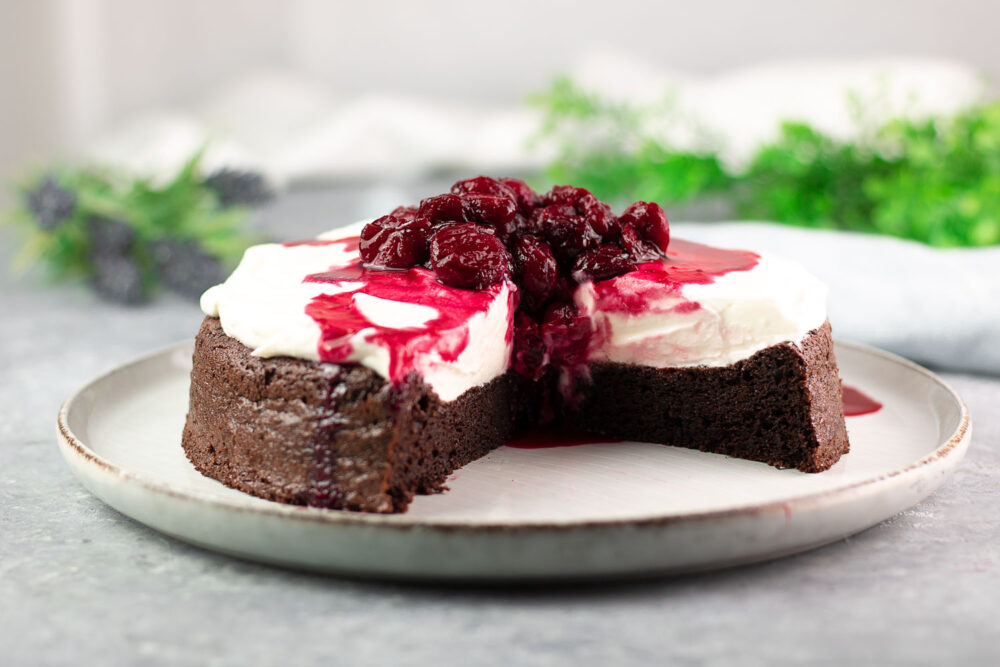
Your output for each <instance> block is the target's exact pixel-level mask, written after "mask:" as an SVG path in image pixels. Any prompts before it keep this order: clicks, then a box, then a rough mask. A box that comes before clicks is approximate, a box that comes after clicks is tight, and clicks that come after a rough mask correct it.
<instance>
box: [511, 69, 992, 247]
mask: <svg viewBox="0 0 1000 667" xmlns="http://www.w3.org/2000/svg"><path fill="white" fill-rule="evenodd" d="M530 102H531V103H532V104H534V105H535V106H537V107H539V108H540V109H542V111H543V112H544V120H543V124H542V127H541V130H540V132H539V136H538V139H537V140H538V141H542V142H550V143H551V144H553V145H554V147H555V149H556V158H555V160H554V161H553V162H552V164H550V165H549V166H548V168H547V170H546V174H545V175H546V178H548V179H549V180H551V181H553V182H569V183H573V184H574V185H579V186H582V187H586V188H588V189H590V190H592V191H593V192H594V194H596V195H597V196H598V197H600V198H602V199H609V200H612V201H618V202H626V201H634V200H647V201H658V202H661V203H664V204H667V205H669V204H678V203H683V202H688V201H690V200H693V199H697V198H702V197H718V198H721V199H723V200H724V201H725V202H726V203H728V205H729V207H730V209H731V210H732V212H733V213H734V214H735V215H736V216H738V217H741V218H746V219H758V220H774V221H776V222H782V223H787V224H791V225H800V226H807V227H821V228H830V229H845V230H853V231H860V232H871V233H879V234H890V235H893V236H898V237H901V238H907V239H913V240H917V241H921V242H923V243H927V244H930V245H933V246H939V247H956V246H986V245H994V244H998V243H1000V101H994V102H991V103H988V104H984V105H980V106H976V107H973V108H969V109H967V110H965V111H962V112H960V113H957V114H955V115H952V116H949V117H939V118H930V119H924V120H909V119H896V120H893V121H891V122H888V123H886V124H884V125H883V126H881V127H875V128H863V130H864V131H859V133H858V136H859V137H864V139H860V138H859V139H858V140H856V141H841V140H837V139H835V138H833V137H830V136H827V135H825V134H824V133H822V132H820V131H819V130H816V129H815V128H813V127H810V126H809V125H807V124H804V123H792V122H788V123H784V124H783V125H782V126H781V129H780V133H779V136H778V138H777V139H775V140H774V141H772V142H770V143H767V144H765V145H762V146H760V147H759V148H758V149H757V151H756V152H755V153H754V155H753V157H752V159H751V160H750V162H749V164H748V166H746V167H745V168H744V169H741V170H739V171H735V170H732V169H728V168H727V167H726V166H725V165H724V163H723V161H722V160H721V159H720V158H719V153H718V149H717V148H712V147H711V141H710V140H709V141H704V142H702V144H704V145H706V146H707V147H706V148H705V149H703V150H679V149H676V148H673V147H671V146H668V145H665V144H664V143H663V142H662V141H661V140H660V139H658V138H657V137H656V136H655V135H654V134H653V133H652V132H651V131H650V129H649V128H650V126H651V124H652V123H651V120H656V119H657V118H659V119H661V120H662V119H663V118H669V117H670V114H673V113H674V110H673V108H672V106H671V105H670V104H669V103H665V104H663V105H652V106H647V107H638V106H630V105H626V104H622V103H613V102H609V101H607V100H603V99H602V98H600V97H599V96H596V95H593V94H591V93H588V92H586V91H584V90H583V89H581V88H580V87H579V86H577V85H575V84H574V83H573V82H572V81H570V80H569V79H566V78H561V79H558V80H556V81H555V83H554V84H553V85H552V87H551V88H550V90H549V91H547V92H545V93H542V94H540V95H536V96H534V97H533V98H532V99H531V100H530ZM859 129H861V128H859Z"/></svg>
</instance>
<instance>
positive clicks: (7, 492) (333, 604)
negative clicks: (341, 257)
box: [0, 186, 1000, 665]
mask: <svg viewBox="0 0 1000 667" xmlns="http://www.w3.org/2000/svg"><path fill="white" fill-rule="evenodd" d="M415 190H416V191H417V192H421V193H422V192H430V191H433V190H434V188H433V186H432V187H430V188H425V187H419V188H415ZM408 194H412V193H409V192H407V191H406V189H405V188H404V189H403V190H402V191H401V192H400V191H395V190H363V191H360V192H358V191H355V192H354V193H351V194H350V195H345V194H340V195H337V194H331V193H321V192H314V193H300V194H297V195H295V196H294V197H289V198H287V199H286V200H284V201H282V202H280V203H279V204H277V205H276V206H274V207H272V209H271V210H269V211H267V212H266V214H265V216H264V219H263V221H262V223H261V224H263V225H264V226H265V227H267V228H269V229H271V230H273V233H274V234H275V235H280V236H282V237H286V238H291V237H295V236H305V235H311V234H313V233H315V232H317V231H319V230H322V229H325V228H328V227H332V226H336V224H337V223H338V222H342V221H347V220H350V219H357V218H358V217H362V216H364V215H365V214H366V213H369V212H370V211H372V210H378V207H379V206H381V202H382V201H384V200H386V199H392V198H394V197H399V198H400V199H402V198H403V196H404V195H408ZM410 198H412V197H410ZM10 246H11V239H10V237H9V236H4V237H0V263H2V266H3V267H4V270H3V271H0V274H2V275H0V323H2V326H0V378H2V382H0V405H2V406H3V408H4V409H3V410H2V411H0V664H2V665H22V664H80V665H88V664H172V665H173V664H198V665H203V664H212V665H214V664H219V665H228V664H238V665H245V664H262V665H272V664H273V665H286V664H317V663H320V662H323V663H330V664H376V663H377V664H383V665H410V664H428V663H444V664H470V665H471V664H476V665H479V664H482V665H492V664H498V665H511V664H517V665H522V664H523V665H547V664H613V665H618V664H626V663H640V664H643V663H653V662H655V663H658V664H700V663H702V662H712V663H720V662H721V663H729V664H750V665H753V664H761V665H775V664H788V663H800V662H804V661H813V662H820V663H826V664H844V663H847V662H848V661H856V662H858V663H862V664H886V663H891V664H899V663H917V664H960V663H962V664H1000V378H996V377H986V376H974V375H955V374H949V373H944V374H943V376H944V378H945V380H947V381H948V382H950V383H951V384H952V386H954V387H955V388H956V389H957V390H958V392H959V393H960V394H961V395H962V396H963V397H964V398H965V400H966V402H967V403H968V405H969V408H970V410H971V412H972V418H973V427H974V433H973V439H972V446H971V448H970V450H969V453H968V456H967V457H966V459H965V461H964V462H963V464H962V465H961V466H960V468H959V469H958V471H957V472H956V473H955V474H954V476H953V477H952V478H951V479H950V480H949V481H948V482H947V483H946V484H945V486H944V487H943V488H942V489H941V490H939V491H938V492H937V493H936V494H934V495H933V496H931V497H930V498H929V499H928V500H927V501H925V502H924V503H922V504H921V505H919V506H917V507H914V508H913V509H911V510H908V511H906V512H904V513H902V514H900V515H899V516H897V517H895V518H893V519H890V520H889V521H886V522H884V523H882V524H880V525H878V526H876V527H874V528H871V529H869V530H867V531H865V532H863V533H861V534H859V535H855V536H853V537H851V538H848V539H845V540H842V541H841V542H838V543H836V544H833V545H830V546H827V547H824V548H821V549H817V550H814V551H811V552H809V553H806V554H802V555H799V556H794V557H790V558H784V559H781V560H778V561H773V562H770V563H764V564H760V565H754V566H748V567H742V568H738V569H733V570H728V571H722V572H716V573H709V574H702V575H697V576H686V577H679V578H672V579H660V580H652V581H642V582H634V583H629V584H607V585H587V586H573V587H565V588H558V589H548V590H545V589H520V590H518V589H471V588H438V587H431V586H423V587H416V586H407V585H399V584H385V583H378V582H365V581H348V580H341V579H336V578H330V577H321V576H314V575H306V574H299V573H295V572H288V571H283V570H279V569H275V568H271V567H266V566H261V565H255V564H252V563H247V562H242V561H238V560H234V559H231V558H227V557H225V556H220V555H216V554H214V553H210V552H207V551H203V550H200V549H197V548H195V547H191V546H188V545H186V544H183V543H181V542H178V541H176V540H173V539H171V538H168V537H166V536H163V535H161V534H159V533H156V532H154V531H152V530H150V529H148V528H146V527H144V526H142V525H140V524H138V523H136V522H134V521H132V520H130V519H128V518H126V517H124V516H122V515H120V514H118V513H117V512H115V511H114V510H112V509H110V508H109V507H107V506H105V505H104V504H103V503H102V502H101V501H99V500H97V499H96V498H94V497H93V496H91V495H90V494H89V493H88V492H87V491H86V490H84V488H83V487H82V486H81V485H80V484H79V483H78V482H77V481H76V479H75V478H74V477H73V476H72V475H71V474H70V471H69V468H68V467H67V466H66V465H65V463H64V462H63V460H62V458H61V456H60V455H59V452H58V450H57V448H56V441H55V435H54V425H55V417H56V412H57V410H58V408H59V405H60V403H61V402H62V400H63V399H64V398H65V397H66V396H67V395H68V394H69V393H70V392H71V391H72V390H73V389H75V388H76V387H78V386H79V385H81V384H83V383H85V382H87V381H88V380H89V379H90V378H92V377H93V376H94V375H96V374H98V373H100V372H102V371H104V370H107V369H109V368H111V367H113V366H115V365H117V364H119V363H122V362H124V361H127V360H129V359H131V358H133V357H135V356H137V355H139V354H142V353H144V352H146V351H149V350H151V349H153V348H156V347H159V346H162V345H165V344H168V343H171V342H175V341H178V340H182V339H185V338H190V337H192V336H193V334H194V332H195V331H196V329H197V326H198V323H199V322H200V320H201V313H200V311H199V310H198V308H197V306H196V305H195V304H193V303H190V302H184V301H182V300H180V299H176V298H172V297H165V298H161V299H159V300H157V301H155V302H153V303H152V304H150V305H147V306H143V307H139V308H123V307H116V306H113V305H109V304H105V303H103V302H100V301H99V300H97V299H96V298H95V297H94V296H92V295H91V294H90V293H89V291H87V290H86V289H84V288H83V287H81V286H74V285H59V286H56V287H45V286H42V285H40V284H39V283H38V282H37V281H35V280H27V279H15V278H12V277H10V276H9V275H7V273H8V272H7V271H6V266H7V264H8V263H9V261H8V260H9V256H10V254H11V249H10ZM991 307H998V306H997V304H992V305H991Z"/></svg>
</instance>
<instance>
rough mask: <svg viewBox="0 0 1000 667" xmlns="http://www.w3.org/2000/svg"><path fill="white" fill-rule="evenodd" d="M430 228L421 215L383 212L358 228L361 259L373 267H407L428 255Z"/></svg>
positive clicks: (420, 262) (420, 261)
mask: <svg viewBox="0 0 1000 667" xmlns="http://www.w3.org/2000/svg"><path fill="white" fill-rule="evenodd" d="M429 231H430V223H429V222H427V220H424V219H423V218H416V219H413V220H407V219H405V218H401V217H396V216H395V215H386V216H382V217H381V218H379V219H378V220H374V221H372V222H369V223H368V224H367V225H365V226H364V228H363V229H362V230H361V239H360V242H359V244H358V245H359V250H360V254H361V259H362V261H363V262H364V263H365V264H366V265H371V266H373V267H376V268H392V269H406V268H410V267H411V266H416V265H418V264H422V263H424V261H426V259H427V234H428V232H429Z"/></svg>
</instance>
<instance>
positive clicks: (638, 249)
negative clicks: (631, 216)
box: [619, 225, 663, 264]
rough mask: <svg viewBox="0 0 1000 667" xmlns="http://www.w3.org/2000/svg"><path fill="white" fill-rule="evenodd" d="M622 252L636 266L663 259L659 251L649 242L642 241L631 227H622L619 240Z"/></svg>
mask: <svg viewBox="0 0 1000 667" xmlns="http://www.w3.org/2000/svg"><path fill="white" fill-rule="evenodd" d="M619 243H620V244H621V247H622V250H624V251H625V252H627V253H628V254H629V255H630V256H631V257H632V260H633V261H634V262H635V263H636V264H642V263H643V262H655V261H657V260H660V259H663V253H662V252H660V249H659V248H657V247H656V246H655V245H653V244H652V243H650V242H649V241H644V240H642V237H640V236H639V232H637V231H636V230H635V227H633V226H632V225H625V226H624V227H622V232H621V238H620V239H619Z"/></svg>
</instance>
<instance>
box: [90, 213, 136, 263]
mask: <svg viewBox="0 0 1000 667" xmlns="http://www.w3.org/2000/svg"><path fill="white" fill-rule="evenodd" d="M87 231H88V232H90V256H91V257H98V256H110V255H118V256H123V255H125V254H126V253H127V252H128V250H129V248H131V247H132V242H133V241H134V240H135V232H134V231H132V227H130V226H129V225H128V223H126V222H124V221H123V220H116V219H114V218H102V217H98V216H95V217H92V218H90V219H89V220H87Z"/></svg>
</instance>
